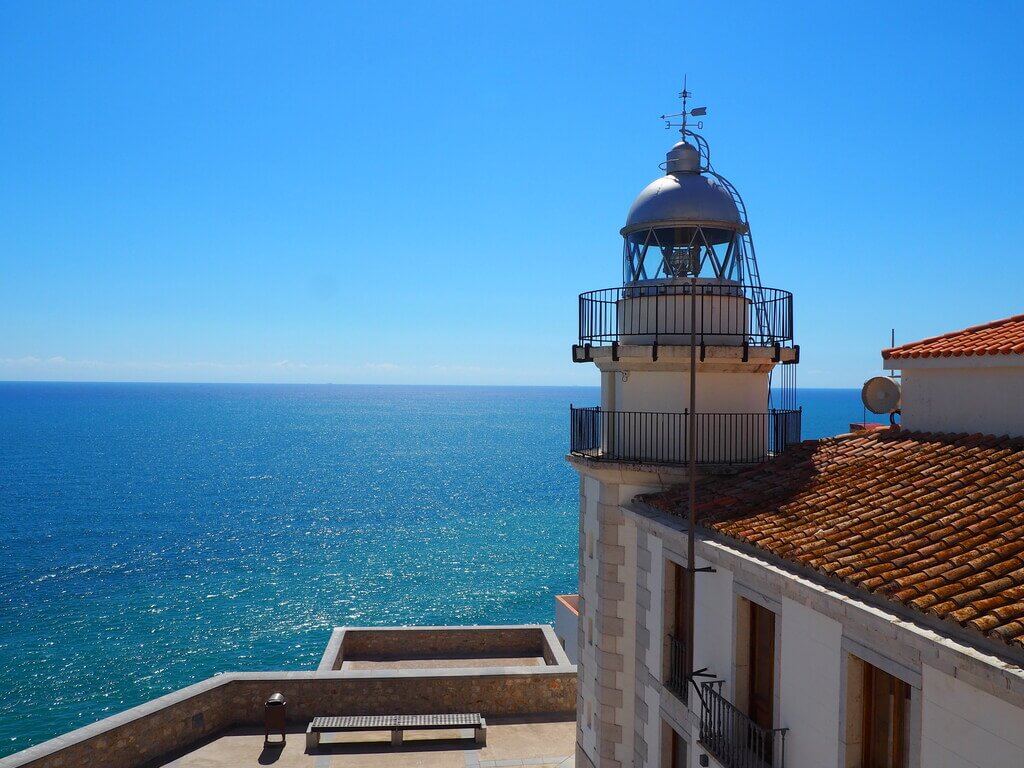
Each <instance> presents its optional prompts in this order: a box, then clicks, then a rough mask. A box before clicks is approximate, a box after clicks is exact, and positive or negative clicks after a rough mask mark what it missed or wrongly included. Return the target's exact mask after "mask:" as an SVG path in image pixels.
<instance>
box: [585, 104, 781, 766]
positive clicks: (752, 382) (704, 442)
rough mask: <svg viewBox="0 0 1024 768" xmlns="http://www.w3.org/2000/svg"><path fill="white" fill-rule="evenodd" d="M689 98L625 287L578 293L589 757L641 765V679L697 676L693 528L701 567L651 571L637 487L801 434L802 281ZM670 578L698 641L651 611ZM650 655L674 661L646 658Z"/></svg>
mask: <svg viewBox="0 0 1024 768" xmlns="http://www.w3.org/2000/svg"><path fill="white" fill-rule="evenodd" d="M690 96H691V94H690V93H689V92H688V91H686V90H685V89H684V90H683V92H682V93H681V94H680V97H681V98H682V100H683V102H682V111H681V112H680V113H677V114H676V115H671V116H667V117H668V119H669V120H671V119H672V118H679V121H678V123H676V124H672V123H671V122H670V123H669V125H670V126H671V127H676V128H678V129H679V133H680V138H681V140H680V141H679V142H678V143H677V144H675V146H673V147H672V148H671V149H670V150H669V152H668V154H667V156H666V159H665V162H664V163H663V164H662V166H661V167H662V168H663V169H664V171H665V173H664V175H663V176H661V177H659V178H657V179H656V180H655V181H653V182H651V183H650V184H649V185H648V186H647V187H646V188H645V189H644V190H643V191H642V192H640V194H639V195H638V196H637V198H636V200H635V201H634V202H633V205H632V207H631V208H630V209H629V213H628V214H627V216H626V223H625V226H624V227H623V228H622V230H621V234H622V239H623V245H622V248H623V250H622V263H623V281H622V285H621V286H620V287H615V288H608V289H603V290H597V291H590V292H587V293H583V294H581V295H580V297H579V338H578V342H577V343H576V344H575V345H574V346H573V350H572V354H573V360H574V361H575V362H577V363H580V364H591V363H592V364H594V365H596V366H597V368H598V370H599V371H600V372H601V400H600V405H599V406H595V407H584V408H576V407H574V408H572V409H571V436H570V443H571V449H570V454H569V456H568V459H569V461H570V463H571V464H572V465H573V467H574V468H575V469H576V470H577V471H578V472H579V475H580V567H579V581H580V584H579V589H580V600H579V624H578V627H579V651H578V664H579V687H578V690H579V708H578V713H577V717H578V732H577V742H578V749H577V754H578V760H577V763H578V764H579V765H581V766H585V765H589V764H593V765H595V766H601V767H602V768H603V767H604V766H609V767H612V768H618V767H619V766H631V765H634V764H637V765H639V764H643V763H644V762H645V760H644V759H643V757H642V756H641V752H642V749H643V744H641V743H638V742H639V739H638V737H637V736H636V734H638V733H641V732H642V729H643V725H642V722H641V721H645V720H646V718H647V716H648V715H649V716H650V717H654V715H653V714H650V713H648V712H647V711H646V710H647V708H648V706H649V704H648V703H645V702H644V700H643V699H642V697H641V696H640V692H639V691H638V688H637V681H638V679H639V680H641V681H642V680H643V678H644V676H645V675H653V676H673V677H674V678H675V679H676V681H677V683H678V681H679V680H682V681H683V683H682V686H683V688H687V687H689V682H688V681H689V680H692V679H693V676H694V674H695V673H696V674H699V671H698V670H694V668H693V652H692V649H693V635H692V626H693V623H694V620H695V617H694V613H693V611H694V599H693V595H694V592H693V589H694V580H695V579H699V578H700V577H701V576H700V561H699V554H698V555H697V556H695V555H694V551H693V541H694V538H695V537H687V538H688V540H689V541H690V545H689V546H690V551H689V552H688V553H682V554H680V555H679V557H680V558H681V559H683V560H686V561H687V563H688V565H687V569H688V570H687V571H686V572H685V573H683V574H682V575H681V577H680V579H679V583H678V584H676V585H668V584H665V585H662V584H651V583H647V578H648V576H647V575H648V574H650V573H660V572H661V571H659V569H652V568H651V567H650V560H651V558H652V556H654V557H657V556H659V555H658V552H654V553H653V554H652V550H655V547H654V546H653V543H652V542H651V541H650V539H652V538H653V537H651V536H649V535H648V534H647V533H646V530H645V526H644V525H643V521H642V520H641V519H640V518H639V517H638V516H637V515H636V514H634V513H633V512H631V510H630V504H631V501H632V500H633V499H634V497H636V496H637V495H638V494H640V493H648V492H653V491H658V490H663V489H664V488H666V487H668V486H670V485H679V484H686V483H690V485H691V493H695V492H696V491H695V489H694V485H693V483H694V482H695V480H696V478H697V477H699V476H700V475H701V474H703V473H711V472H723V471H730V468H732V467H736V466H737V465H744V464H750V463H755V462H761V461H766V460H769V459H770V458H771V457H772V456H773V455H775V454H777V453H779V452H781V451H784V450H785V449H786V447H787V446H788V445H792V444H794V443H796V442H799V440H800V412H799V411H798V410H797V409H796V406H795V395H794V389H793V386H794V377H793V375H792V374H793V371H794V370H795V366H793V365H792V364H793V363H796V362H798V360H799V356H800V355H799V347H798V346H796V345H794V344H793V300H792V294H790V293H788V292H786V291H783V290H778V289H774V288H767V287H764V286H763V285H762V284H761V275H760V271H759V269H758V265H757V259H756V256H755V252H754V242H753V238H752V235H751V230H750V223H749V221H748V219H747V211H746V207H745V205H744V203H743V200H742V198H741V197H740V195H739V193H738V192H737V190H736V188H735V187H734V186H733V185H732V184H731V183H730V182H729V181H728V180H726V179H725V177H723V176H722V175H721V174H719V173H717V172H716V171H715V170H714V168H713V167H712V164H711V159H710V151H709V147H708V144H707V142H706V141H705V140H704V138H703V137H702V136H701V135H699V134H698V133H696V131H695V130H694V128H700V127H701V124H699V123H697V124H695V123H694V122H693V121H692V118H693V117H695V116H703V115H704V114H705V113H706V110H705V109H704V108H703V107H701V108H694V109H688V107H687V100H688V98H689V97H690ZM673 589H675V590H676V591H677V592H679V593H680V594H685V595H688V599H685V600H680V604H683V603H685V604H686V605H687V606H689V608H688V611H689V615H688V616H685V615H682V613H680V611H676V612H675V615H674V617H673V618H671V619H665V621H670V620H671V621H673V622H675V623H676V624H678V625H682V624H686V625H687V627H689V628H690V635H689V637H690V641H689V643H688V644H687V643H685V642H682V641H677V640H675V639H673V638H674V637H686V632H685V631H684V629H683V628H682V627H677V628H676V630H675V631H672V632H669V631H668V630H669V629H670V628H666V627H663V626H662V624H661V622H660V621H659V622H657V623H656V628H655V627H654V626H652V622H651V621H650V620H649V619H648V618H645V617H650V616H651V615H653V612H656V611H658V610H660V606H653V607H652V606H651V602H652V595H661V594H663V593H664V594H673ZM696 610H697V612H698V616H697V617H696V620H697V621H699V606H697V607H696ZM656 632H657V634H658V635H660V636H654V635H655V633H656ZM669 635H672V637H669ZM670 643H678V647H677V646H676V645H673V646H671V647H670ZM655 646H657V647H658V648H660V649H661V650H660V651H659V652H657V653H655V652H654V651H653V650H652V649H654V648H655ZM662 646H664V647H662ZM653 658H657V659H659V660H660V659H664V660H665V661H664V664H661V663H660V662H659V663H658V664H657V665H656V666H657V667H658V668H655V669H653V670H651V669H649V668H648V666H649V660H650V659H653ZM645 660H647V661H646V662H645ZM659 682H663V680H662V681H659Z"/></svg>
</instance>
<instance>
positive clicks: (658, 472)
mask: <svg viewBox="0 0 1024 768" xmlns="http://www.w3.org/2000/svg"><path fill="white" fill-rule="evenodd" d="M685 111H686V107H685V102H684V113H685ZM682 133H683V139H684V140H683V141H682V142H680V143H679V144H677V145H676V146H675V147H673V148H672V150H671V151H670V152H669V154H668V157H667V161H666V164H665V168H666V171H667V172H666V175H665V177H663V178H661V179H658V180H657V181H655V182H654V183H652V184H651V185H650V186H649V187H648V188H647V189H645V190H644V191H643V192H642V193H641V194H640V196H639V197H638V198H637V201H636V202H635V203H634V205H633V208H632V209H631V210H630V213H629V216H628V218H627V224H626V226H625V227H624V228H623V230H622V234H623V238H624V283H623V286H622V287H621V288H616V289H608V290H605V291H594V292H590V293H586V294H582V295H581V297H580V334H579V343H578V344H577V345H576V346H574V349H573V355H574V359H575V360H576V361H577V362H580V363H584V364H588V363H593V364H595V365H596V366H597V367H598V368H599V370H600V371H601V401H600V406H598V407H595V408H582V409H574V410H573V413H572V425H571V431H572V434H571V453H570V455H569V457H568V459H569V461H570V463H571V464H572V465H573V466H574V468H575V469H576V470H577V471H578V472H579V475H580V488H579V491H580V530H579V550H580V563H579V573H580V579H579V585H580V593H579V601H578V625H577V635H578V648H577V656H576V660H577V664H578V671H579V678H578V695H579V705H578V711H577V718H578V720H577V741H578V749H577V764H578V765H580V766H591V765H592V766H600V767H601V768H606V767H607V768H620V767H622V766H636V767H637V768H640V766H659V767H660V766H673V767H675V766H678V767H680V768H681V767H682V766H706V765H712V766H726V768H748V767H750V768H754V767H757V768H761V767H762V766H790V767H794V766H807V767H808V768H818V767H820V766H828V767H829V768H832V767H833V766H837V767H838V768H872V767H873V766H887V767H888V766H893V768H905V767H910V766H913V767H915V768H916V767H918V766H923V767H926V768H932V767H933V766H934V767H937V768H942V767H945V766H976V767H977V768H996V767H997V766H998V767H1000V768H1011V767H1018V766H1024V671H1022V665H1024V642H1022V639H1024V540H1022V541H1021V547H1020V549H1018V548H1017V547H1016V544H1015V541H1016V540H1015V539H1014V538H1013V537H1014V534H1013V533H1012V531H1013V529H1014V525H1013V524H1012V523H1013V522H1014V521H1015V520H1018V519H1019V521H1020V523H1021V525H1020V526H1019V527H1020V528H1022V529H1024V512H1022V509H1024V507H1022V504H1024V493H1021V494H1020V498H1019V499H1018V498H1017V495H1016V492H1015V490H1014V488H1013V487H1012V482H1013V480H1012V478H1013V477H1015V476H1016V475H1017V474H1019V475H1020V476H1021V477H1022V478H1024V443H1022V444H1021V445H1020V446H1017V447H1013V446H1010V447H1007V445H1006V444H1005V441H1003V442H1002V443H1000V442H999V441H997V440H996V441H993V440H989V441H987V442H986V441H981V442H980V443H978V441H975V443H970V444H967V443H966V442H965V441H964V440H962V439H959V438H957V439H954V437H955V436H954V437H950V438H948V439H947V438H943V437H939V438H935V437H934V436H921V435H914V434H912V433H896V432H891V433H889V432H888V431H884V432H887V434H885V435H883V434H882V433H879V434H878V435H867V436H845V437H837V438H834V439H831V441H821V444H820V445H818V444H809V443H804V444H801V443H800V435H799V429H800V426H799V419H800V413H799V411H798V410H796V409H795V408H794V405H793V404H794V399H793V393H792V388H791V381H792V379H791V376H790V373H791V371H792V368H791V366H793V365H794V364H795V363H797V362H798V361H799V347H798V346H796V345H794V343H793V324H792V320H793V310H792V297H791V296H790V295H789V294H787V293H786V292H784V291H778V290H774V289H768V288H765V287H764V286H762V285H761V282H760V273H759V270H758V267H757V263H756V260H755V259H754V253H753V242H752V239H751V237H750V229H749V223H748V222H747V219H746V211H745V207H744V206H743V202H742V200H741V199H740V198H739V195H738V194H737V193H736V190H735V188H734V187H732V185H731V184H729V183H728V182H727V181H726V180H725V179H724V178H722V177H721V176H720V175H718V174H717V173H715V172H714V170H713V169H712V168H711V166H710V162H709V161H708V151H707V145H706V143H705V142H704V141H703V139H701V138H700V137H699V136H697V135H696V134H694V133H693V132H691V131H689V130H688V129H687V128H686V127H685V125H684V126H683V128H682ZM888 352H893V351H888ZM1014 355H1015V357H1014V358H1013V365H1017V366H1018V367H1017V368H1015V370H1016V371H1017V372H1018V373H1019V374H1020V376H1019V379H1018V381H1017V385H1019V386H1020V387H1021V388H1017V389H1015V390H1007V389H1006V384H1005V383H1000V382H1003V379H1000V380H999V382H995V383H992V384H991V386H992V387H995V390H994V391H997V392H998V393H999V397H998V398H997V401H998V403H999V404H1000V405H999V410H998V418H994V419H993V418H990V414H989V412H987V411H986V412H985V413H984V414H983V415H979V414H981V412H982V411H984V410H985V409H984V407H978V408H974V409H973V410H972V409H967V410H964V409H962V408H961V409H960V411H957V409H955V408H951V406H950V402H956V401H957V400H958V399H957V397H956V390H957V389H961V390H964V389H965V388H967V389H968V390H969V388H970V387H971V386H972V384H973V382H975V381H978V382H979V391H981V390H984V392H985V393H986V394H985V397H987V398H989V399H990V400H991V399H992V397H993V396H992V395H991V394H990V393H988V389H987V388H989V381H988V378H992V377H995V378H999V377H1000V376H1004V375H1006V374H1005V370H1004V369H1008V368H1011V367H1013V365H1011V364H1010V363H1011V361H1009V360H1007V359H1002V360H998V361H996V362H995V363H993V365H992V366H990V367H991V369H992V371H991V376H989V377H987V378H986V377H982V379H983V380H982V379H975V378H971V375H970V374H967V373H964V374H963V376H966V378H964V379H963V380H962V381H961V380H959V379H958V380H957V382H955V383H954V384H953V385H951V386H952V387H953V388H952V390H950V391H949V392H947V391H946V390H947V389H949V387H946V384H945V383H939V384H935V385H934V386H932V385H931V384H930V382H931V381H938V380H939V378H938V377H935V376H931V374H930V373H924V374H923V375H918V374H917V372H916V370H917V369H915V373H914V374H913V378H911V376H908V370H907V369H906V368H904V371H903V375H904V381H905V386H904V397H903V413H904V418H905V421H908V422H909V421H911V420H913V421H914V422H916V424H915V426H914V428H915V429H919V428H920V429H928V430H933V431H956V432H969V431H979V432H985V433H989V434H1012V435H1024V403H1019V402H1015V401H1014V398H1013V396H1012V392H1013V391H1016V392H1020V391H1024V366H1020V365H1019V364H1018V363H1016V362H1015V361H1016V360H1017V359H1018V358H1020V357H1021V355H1020V354H1019V353H1014ZM887 359H888V360H889V362H890V365H891V366H895V367H899V365H898V364H897V363H896V362H895V360H896V358H892V357H891V356H887ZM907 359H910V358H909V356H908V357H906V358H904V359H903V362H905V361H906V360H907ZM992 359H993V360H995V359H996V358H995V357H993V358H992ZM947 367H948V365H947ZM997 368H998V369H999V370H998V371H996V369H997ZM920 369H921V370H922V371H926V370H927V371H929V372H930V371H931V368H929V364H924V365H921V366H920ZM964 370H967V369H966V368H965V369H964ZM943 375H945V374H943ZM951 375H953V376H956V375H960V374H951ZM946 378H949V376H946ZM780 380H781V381H782V386H779V382H780ZM942 381H943V382H944V381H945V379H943V380H942ZM1017 385H1015V386H1017ZM691 387H692V389H691ZM961 411H963V412H962V413H961ZM928 414H931V415H930V416H929V415H928ZM939 414H944V415H943V416H941V417H940V415H939ZM950 414H955V416H952V415H950ZM942 419H947V420H948V424H947V422H946V421H942ZM945 426H948V427H949V428H950V429H948V430H944V429H943V427H945ZM691 427H692V428H693V431H694V433H695V434H694V437H695V443H693V444H691V443H690V442H689V440H690V435H691ZM1018 454H1019V455H1018ZM932 456H934V457H935V458H934V462H935V464H934V467H932V466H931V465H929V464H928V461H929V460H930V459H929V458H928V457H932ZM951 456H952V458H950V457H951ZM921 457H924V458H923V459H922V458H921ZM997 458H998V461H997V460H996V459H997ZM956 462H961V463H962V465H963V466H965V467H973V466H981V465H982V464H985V462H989V463H990V464H991V467H992V470H991V471H988V470H985V472H984V473H983V474H984V476H985V478H986V479H984V480H981V479H979V480H977V483H980V485H979V486H975V485H970V486H968V487H964V486H963V485H962V477H963V472H961V471H959V465H958V464H956ZM999 462H1002V463H999ZM1004 464H1005V466H1003V465H1004ZM986 466H988V465H986ZM886 467H895V468H897V469H898V470H899V471H898V472H886V471H884V469H885V468H886ZM934 468H941V470H942V471H941V472H939V471H938V470H937V469H936V470H935V471H933V469H934ZM1018 470H1019V472H1018ZM691 473H692V474H693V475H694V477H695V479H699V483H698V484H697V487H696V488H695V494H696V498H697V504H696V507H695V509H696V510H697V511H698V512H699V513H700V514H699V516H700V519H699V521H698V527H697V529H696V531H697V533H696V537H695V542H694V546H695V550H696V557H695V562H694V563H693V570H688V566H689V563H688V546H689V542H688V540H687V538H688V530H689V526H688V523H687V513H688V510H689V500H688V498H687V489H686V485H687V483H688V482H689V479H690V476H691ZM979 477H980V476H979ZM937 478H938V479H937ZM903 480H906V482H903ZM940 480H941V482H940ZM958 482H960V483H961V484H960V485H958V484H957V483H958ZM985 483H989V484H994V486H998V487H1000V488H1005V489H1006V492H1005V493H1003V494H1002V495H1001V496H1000V500H999V501H998V504H996V505H995V507H993V510H992V514H993V515H996V516H997V518H993V519H999V520H1000V521H1003V520H1004V519H1005V522H1006V524H1005V525H1004V524H1003V522H1000V523H999V525H998V526H996V527H995V528H992V527H990V526H988V525H987V518H986V517H985V516H984V514H983V512H984V510H982V511H981V512H979V510H978V504H977V503H974V501H975V496H973V495H971V494H976V493H977V494H980V496H979V498H981V497H983V496H984V494H983V493H982V492H981V491H983V490H984V486H985ZM915 484H916V485H915ZM911 486H912V487H911ZM979 488H981V491H979V490H978V489H979ZM670 489H675V490H670ZM762 489H763V492H762ZM958 493H962V494H963V495H964V498H963V504H960V503H959V501H957V499H958V497H957V494H958ZM968 502H970V503H968ZM979 503H980V502H979ZM943 504H950V514H949V515H946V514H943V513H944V509H943V507H942V505H943ZM961 513H962V514H961ZM951 516H952V518H951ZM947 524H948V525H951V526H953V527H952V528H951V529H950V530H951V532H950V533H948V534H946V533H944V529H942V528H941V527H936V526H941V525H947ZM994 530H995V531H996V532H995V533H993V532H992V531H994ZM979 537H980V538H979ZM944 541H949V542H952V543H951V544H950V547H949V548H945V549H944V548H943V542H944ZM887 542H888V543H887ZM972 547H973V548H972ZM1018 551H1020V552H1021V556H1022V559H1021V560H1020V562H1019V564H1018V563H1017V562H1016V561H1015V560H1013V558H1016V557H1017V554H1016V553H1017V552H1018ZM918 552H920V553H921V554H920V556H919V557H918V556H917V553H918ZM1008 552H1012V553H1013V554H1006V553H1008ZM976 553H980V554H978V556H977V557H975V556H974V555H975V554H976ZM1018 565H1019V566H1020V567H1017V566H1018ZM1018 571H1019V573H1018ZM688 579H692V584H693V587H692V589H693V593H692V594H693V600H692V606H691V605H687V594H688V593H687V586H686V585H687V583H688V582H687V580H688ZM1015 590H1017V591H1015ZM1015 601H1016V603H1019V604H1020V610H1019V611H1018V610H1017V608H1016V607H1015V606H1016V603H1015ZM1018 618H1020V621H1021V623H1020V626H1019V627H1018V626H1017V620H1018ZM690 637H692V648H688V647H687V639H688V638H690ZM690 654H692V657H691V655H690ZM691 658H692V661H691Z"/></svg>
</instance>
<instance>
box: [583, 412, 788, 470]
mask: <svg viewBox="0 0 1024 768" xmlns="http://www.w3.org/2000/svg"><path fill="white" fill-rule="evenodd" d="M801 415H802V413H801V411H799V410H774V409H773V410H770V411H767V412H765V413H695V414H690V413H688V412H686V411H683V412H682V413H656V412H647V411H602V410H601V409H600V408H597V407H594V408H574V407H572V406H570V407H569V452H570V453H572V454H573V455H576V456H584V457H586V458H589V459H595V460H597V461H622V462H628V463H633V464H675V465H685V464H687V463H689V458H690V456H689V450H688V448H689V428H690V427H689V424H690V419H691V418H692V419H694V420H695V427H696V431H697V457H696V463H698V464H754V463H757V462H761V461H765V460H766V459H768V458H769V457H771V456H773V455H775V454H778V453H782V452H783V451H784V450H786V448H788V447H789V446H791V445H794V444H795V443H799V442H800V420H801Z"/></svg>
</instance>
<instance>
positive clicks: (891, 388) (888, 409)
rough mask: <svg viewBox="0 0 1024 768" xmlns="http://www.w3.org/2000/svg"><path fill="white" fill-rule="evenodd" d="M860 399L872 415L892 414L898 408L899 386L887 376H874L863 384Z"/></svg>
mask: <svg viewBox="0 0 1024 768" xmlns="http://www.w3.org/2000/svg"><path fill="white" fill-rule="evenodd" d="M860 399H861V400H862V401H863V402H864V407H865V408H867V409H868V410H869V411H871V412H872V413H893V412H895V411H896V410H897V409H898V408H899V407H900V385H899V384H897V383H896V382H895V381H894V380H893V379H890V378H889V377H888V376H875V377H874V378H872V379H868V380H867V381H865V382H864V386H863V387H861V390H860Z"/></svg>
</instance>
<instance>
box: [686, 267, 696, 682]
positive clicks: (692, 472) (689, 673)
mask: <svg viewBox="0 0 1024 768" xmlns="http://www.w3.org/2000/svg"><path fill="white" fill-rule="evenodd" d="M687 426H688V428H689V436H688V437H689V451H690V460H689V470H688V471H687V475H688V476H689V477H688V479H689V482H690V516H689V517H690V519H689V523H690V527H689V530H688V532H687V534H686V584H685V591H686V613H687V622H686V679H687V682H688V683H689V682H692V681H693V672H694V667H693V623H694V616H695V611H694V604H693V603H694V597H695V595H696V590H695V588H694V587H695V583H694V582H695V581H696V579H695V578H694V577H695V576H696V569H697V564H696V562H694V559H695V549H696V547H695V543H694V537H695V534H696V530H697V509H696V498H697V275H696V274H693V275H691V276H690V423H689V424H688V425H687Z"/></svg>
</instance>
